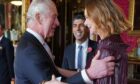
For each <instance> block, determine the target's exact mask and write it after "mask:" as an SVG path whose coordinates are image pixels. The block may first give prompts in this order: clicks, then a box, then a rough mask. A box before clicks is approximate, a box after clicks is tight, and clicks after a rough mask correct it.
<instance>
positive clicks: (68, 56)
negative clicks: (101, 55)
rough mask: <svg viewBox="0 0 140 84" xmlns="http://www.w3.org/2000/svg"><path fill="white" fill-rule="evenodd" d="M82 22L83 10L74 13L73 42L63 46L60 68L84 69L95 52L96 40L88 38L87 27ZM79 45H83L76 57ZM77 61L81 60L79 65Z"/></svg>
mask: <svg viewBox="0 0 140 84" xmlns="http://www.w3.org/2000/svg"><path fill="white" fill-rule="evenodd" d="M84 22H85V17H84V13H83V12H78V13H75V14H74V18H73V22H72V31H73V35H74V37H75V43H74V44H71V45H69V46H68V47H66V48H65V51H64V57H63V63H62V68H65V69H71V70H77V69H84V68H85V67H86V64H88V62H89V61H90V59H92V58H93V56H94V54H95V51H96V48H97V42H95V41H92V40H90V39H89V29H88V28H87V27H86V26H85V25H84ZM79 45H81V46H82V47H83V48H82V56H80V58H78V51H79V48H78V46H79ZM79 59H81V60H79ZM79 61H81V63H80V66H78V63H79Z"/></svg>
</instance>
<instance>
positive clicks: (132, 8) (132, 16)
mask: <svg viewBox="0 0 140 84" xmlns="http://www.w3.org/2000/svg"><path fill="white" fill-rule="evenodd" d="M135 3H136V0H129V17H128V19H129V21H130V24H131V26H132V28H131V31H130V32H129V33H130V34H132V35H138V34H140V30H134V19H135ZM139 29H140V28H139Z"/></svg>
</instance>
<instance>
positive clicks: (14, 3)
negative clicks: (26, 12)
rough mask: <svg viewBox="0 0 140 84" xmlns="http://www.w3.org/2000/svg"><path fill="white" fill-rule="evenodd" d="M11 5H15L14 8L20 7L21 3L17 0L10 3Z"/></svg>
mask: <svg viewBox="0 0 140 84" xmlns="http://www.w3.org/2000/svg"><path fill="white" fill-rule="evenodd" d="M11 4H13V5H16V6H21V5H22V1H19V0H17V1H16V0H15V1H11Z"/></svg>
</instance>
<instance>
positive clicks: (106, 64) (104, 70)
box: [87, 51, 115, 79]
mask: <svg viewBox="0 0 140 84" xmlns="http://www.w3.org/2000/svg"><path fill="white" fill-rule="evenodd" d="M99 56H100V51H98V52H97V54H96V55H95V57H94V58H93V59H92V63H91V65H90V67H89V68H88V69H87V74H88V76H89V77H90V78H91V79H97V78H102V77H105V76H110V75H112V74H114V68H115V62H113V60H114V59H115V58H114V57H113V56H108V57H105V58H104V59H100V60H99Z"/></svg>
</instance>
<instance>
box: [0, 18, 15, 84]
mask: <svg viewBox="0 0 140 84" xmlns="http://www.w3.org/2000/svg"><path fill="white" fill-rule="evenodd" d="M3 33H4V24H3V23H2V21H1V20H0V84H11V81H12V80H14V70H13V63H14V47H13V45H12V42H11V41H10V40H9V39H7V38H5V37H4V35H3Z"/></svg>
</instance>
